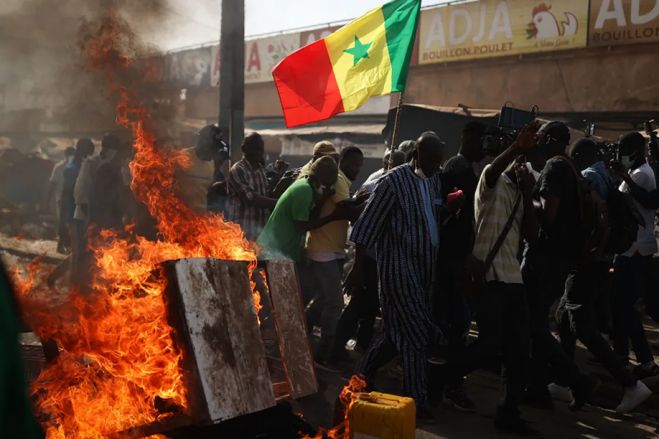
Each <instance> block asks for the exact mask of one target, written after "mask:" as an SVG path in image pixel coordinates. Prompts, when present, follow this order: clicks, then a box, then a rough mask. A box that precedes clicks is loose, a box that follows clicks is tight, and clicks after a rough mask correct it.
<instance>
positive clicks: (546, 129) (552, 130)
mask: <svg viewBox="0 0 659 439" xmlns="http://www.w3.org/2000/svg"><path fill="white" fill-rule="evenodd" d="M540 132H543V133H545V134H547V135H549V136H550V137H551V138H552V139H553V140H554V142H556V143H559V144H562V145H568V144H569V143H570V128H568V126H567V125H565V124H564V123H563V122H560V121H557V120H555V121H552V122H547V123H546V124H544V125H543V126H541V127H540Z"/></svg>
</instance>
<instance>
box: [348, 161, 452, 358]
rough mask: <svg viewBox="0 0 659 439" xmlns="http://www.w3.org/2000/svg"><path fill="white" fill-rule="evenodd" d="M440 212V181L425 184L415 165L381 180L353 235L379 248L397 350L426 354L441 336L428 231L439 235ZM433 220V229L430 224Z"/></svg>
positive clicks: (386, 313)
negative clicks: (434, 308)
mask: <svg viewBox="0 0 659 439" xmlns="http://www.w3.org/2000/svg"><path fill="white" fill-rule="evenodd" d="M423 192H426V196H424V193H423ZM424 198H427V199H428V200H429V202H430V203H431V208H432V215H428V212H426V209H425V207H424ZM440 207H441V183H440V180H439V175H436V176H434V177H432V178H430V179H427V180H425V179H422V178H420V177H418V176H417V175H416V174H415V173H414V170H413V168H412V166H411V165H409V164H406V165H402V166H399V167H397V168H395V169H393V170H391V171H390V172H389V173H387V174H386V175H384V176H382V177H381V178H380V179H379V180H378V183H377V186H376V187H375V191H374V192H373V195H372V196H371V198H370V200H369V202H368V204H367V206H366V209H365V210H364V212H363V213H362V215H361V216H360V217H359V219H358V220H357V221H356V222H355V225H354V227H353V229H352V233H351V234H350V240H351V241H353V242H354V243H356V244H359V245H362V246H364V247H366V248H375V255H376V261H377V265H378V277H379V289H380V300H381V304H382V317H383V320H384V328H385V331H386V333H387V336H388V337H389V339H390V340H391V341H392V342H393V343H394V344H395V345H396V347H397V348H398V349H402V346H406V345H407V346H410V347H412V348H413V349H424V348H425V346H426V345H427V344H428V342H429V341H430V338H431V337H432V336H433V335H434V334H435V333H436V331H437V329H436V327H435V325H434V324H433V323H432V316H431V309H432V307H431V302H430V295H431V291H432V285H433V267H435V265H436V263H437V247H436V246H433V245H432V243H431V239H430V238H429V230H430V227H433V228H435V230H437V231H438V230H439V209H440ZM432 216H434V219H435V221H434V224H429V223H428V218H429V217H432Z"/></svg>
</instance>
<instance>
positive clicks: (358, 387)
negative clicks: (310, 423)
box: [302, 375, 366, 439]
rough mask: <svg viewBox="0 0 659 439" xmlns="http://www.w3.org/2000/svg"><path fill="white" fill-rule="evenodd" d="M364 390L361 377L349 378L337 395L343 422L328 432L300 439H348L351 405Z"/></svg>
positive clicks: (321, 431) (364, 383) (320, 432)
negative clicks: (342, 408) (342, 409)
mask: <svg viewBox="0 0 659 439" xmlns="http://www.w3.org/2000/svg"><path fill="white" fill-rule="evenodd" d="M365 389H366V380H365V379H364V377H363V376H362V375H353V376H352V377H350V380H349V381H348V384H346V385H345V386H344V387H343V390H342V391H341V394H340V395H339V401H340V402H341V405H342V406H343V407H344V412H343V421H342V422H341V423H340V424H339V425H337V426H335V427H333V428H331V429H329V430H324V429H320V430H319V431H318V433H317V434H316V435H315V436H304V437H303V438H302V439H324V438H329V439H349V438H350V420H349V418H348V414H349V413H350V408H351V407H352V405H353V404H354V403H355V401H357V396H358V395H359V393H361V392H363V391H364V390H365Z"/></svg>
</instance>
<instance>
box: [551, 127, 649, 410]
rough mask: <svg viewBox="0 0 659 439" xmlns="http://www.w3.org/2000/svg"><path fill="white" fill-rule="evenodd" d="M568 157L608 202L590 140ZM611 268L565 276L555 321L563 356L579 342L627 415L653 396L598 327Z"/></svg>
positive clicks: (593, 263) (582, 268) (591, 266)
mask: <svg viewBox="0 0 659 439" xmlns="http://www.w3.org/2000/svg"><path fill="white" fill-rule="evenodd" d="M570 156H571V157H572V159H573V160H574V163H575V165H576V167H577V169H579V170H581V173H582V175H583V177H584V178H586V179H588V181H589V182H590V184H591V185H592V187H593V189H594V190H595V191H596V192H597V194H598V195H599V196H600V198H601V199H602V200H604V201H605V200H607V199H608V197H609V192H610V191H613V190H615V188H613V187H612V185H611V177H610V175H609V174H608V171H607V169H606V165H605V164H604V162H603V161H601V160H600V159H599V157H598V147H597V144H595V142H594V141H593V140H592V139H588V138H584V139H581V140H579V141H578V142H576V143H575V144H574V145H573V146H572V148H571V151H570ZM610 267H611V258H610V257H608V258H607V257H604V256H599V257H596V258H594V259H585V260H581V261H578V262H577V264H576V265H575V266H574V267H572V269H571V270H570V272H569V274H568V276H567V280H566V282H565V291H564V294H563V297H562V298H561V301H560V304H559V307H558V311H557V313H556V317H557V321H558V324H559V334H560V339H561V345H562V346H563V348H564V349H565V352H567V353H568V355H569V356H570V357H574V349H575V345H576V341H577V339H579V341H581V342H582V343H583V344H584V345H585V346H586V348H587V349H588V350H589V351H590V352H591V353H592V354H593V355H594V356H595V358H596V359H597V360H598V361H599V362H600V363H601V364H602V365H603V366H604V368H605V369H606V370H607V371H608V372H609V374H611V376H612V377H613V378H614V379H615V380H616V381H617V383H618V384H620V385H621V386H622V387H623V389H624V394H623V399H622V401H621V403H620V404H619V405H618V407H617V408H616V411H617V412H618V413H628V412H630V411H631V410H633V409H634V408H635V407H637V406H638V405H640V404H641V403H642V402H643V401H645V400H646V399H647V398H649V397H650V395H651V394H652V392H651V391H650V389H648V387H647V386H646V385H645V384H644V383H643V382H642V381H639V380H637V379H636V378H635V377H634V375H633V374H632V373H631V372H630V371H629V370H628V369H627V368H626V367H625V365H624V364H623V362H622V361H621V360H620V358H618V356H616V354H615V353H614V352H613V350H612V349H611V346H610V345H609V343H608V342H607V341H606V340H604V338H603V337H602V335H601V334H600V331H599V328H598V327H597V313H598V311H599V309H598V304H599V303H600V300H601V297H600V295H601V294H602V293H603V292H604V288H603V287H604V286H603V285H602V283H603V282H605V281H606V279H607V272H608V271H609V268H610ZM653 364H654V363H653ZM554 388H555V387H554Z"/></svg>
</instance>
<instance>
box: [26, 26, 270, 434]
mask: <svg viewBox="0 0 659 439" xmlns="http://www.w3.org/2000/svg"><path fill="white" fill-rule="evenodd" d="M82 49H83V54H84V57H85V60H86V65H87V68H89V69H90V71H92V72H96V73H100V74H102V75H103V76H104V78H105V79H106V80H107V83H108V86H109V90H110V91H111V93H113V94H116V95H117V96H118V103H117V106H116V118H117V123H118V124H119V125H122V126H124V127H126V128H128V129H130V131H131V133H132V137H133V139H134V143H133V148H134V150H135V156H134V159H133V161H132V162H131V164H130V170H131V173H132V182H131V190H132V191H133V193H134V194H135V196H136V198H137V199H138V200H140V201H141V202H143V203H144V204H145V205H146V206H147V208H148V210H149V212H150V214H151V215H152V216H153V217H154V218H155V220H156V222H157V226H158V231H159V238H158V240H157V241H150V240H148V239H146V238H143V237H140V236H135V235H134V234H133V233H132V227H131V226H129V227H127V228H126V230H124V231H122V232H117V231H108V230H103V231H101V232H100V233H99V234H98V237H97V238H95V239H94V240H92V241H91V242H90V248H91V250H92V252H93V255H94V260H95V270H94V278H93V284H92V290H93V291H92V293H91V294H89V295H81V294H79V293H78V292H76V291H70V292H69V294H68V295H67V296H64V295H62V294H59V295H58V294H57V292H54V291H52V290H49V289H46V288H45V287H44V286H43V283H38V278H39V277H40V275H41V274H42V273H41V268H40V267H39V266H38V264H37V263H36V262H35V263H33V264H30V265H29V266H27V267H26V271H27V273H26V274H25V275H22V274H21V273H18V272H14V279H15V282H16V284H17V285H18V288H17V289H18V292H19V297H20V298H21V304H22V307H23V309H24V311H25V318H26V320H27V321H28V322H29V323H30V325H31V326H32V328H33V329H34V330H35V332H36V333H37V334H38V335H39V336H40V337H42V339H47V338H54V339H56V340H57V342H58V343H59V345H60V347H61V349H62V352H61V355H60V356H59V358H58V359H57V361H56V362H55V363H54V364H52V365H49V366H48V367H47V368H46V369H45V370H44V371H43V372H42V373H41V374H40V375H39V377H38V378H37V379H36V381H35V383H34V388H33V390H34V394H35V396H36V404H37V408H38V410H39V413H40V416H41V421H42V423H43V426H44V428H45V430H46V433H47V437H48V439H54V438H65V437H66V438H76V439H88V438H90V439H91V438H100V437H107V436H109V435H116V434H117V433H119V432H122V431H126V430H128V429H130V428H133V427H136V426H140V425H144V424H149V423H152V422H155V421H158V420H160V419H162V418H163V416H166V415H165V414H163V413H161V412H160V411H159V410H158V408H157V407H156V406H157V405H158V404H157V400H158V399H161V400H165V401H167V403H168V406H175V407H179V408H180V409H182V410H184V409H185V407H186V405H187V395H186V392H185V388H184V386H183V380H182V375H181V370H180V368H179V361H180V359H181V353H180V352H179V351H178V350H177V349H176V346H175V345H174V342H173V341H172V337H171V333H172V328H171V327H170V326H169V325H168V323H167V319H166V308H165V302H164V297H163V291H164V289H165V287H166V281H165V277H164V276H163V275H162V272H161V271H159V270H160V269H159V268H158V267H159V264H160V263H161V262H163V261H166V260H172V259H179V258H194V257H208V258H218V259H231V260H242V261H248V265H249V270H250V273H251V272H252V271H253V270H254V269H255V268H256V253H255V251H254V249H253V248H252V247H251V245H250V243H249V242H248V241H247V240H246V239H245V237H244V234H243V232H242V231H241V229H240V227H239V226H238V225H236V224H232V223H228V222H225V221H224V220H223V218H222V217H221V216H219V215H207V216H200V215H198V214H196V213H195V212H194V211H192V210H191V209H190V208H188V207H187V206H186V205H185V204H184V203H183V202H182V201H181V200H179V199H178V198H177V197H176V195H175V192H174V174H175V171H176V170H177V168H180V167H184V166H186V165H187V164H188V163H189V158H188V157H187V156H186V155H185V153H184V152H182V151H165V150H163V149H159V148H158V147H157V146H156V136H155V134H154V132H153V131H152V130H151V128H150V124H151V115H150V112H149V110H148V108H147V107H146V106H145V104H144V103H143V102H141V100H140V98H139V96H138V90H139V86H140V82H139V79H136V75H134V74H133V75H131V74H129V73H130V70H129V69H131V68H134V61H133V59H134V56H135V47H134V46H133V43H132V40H131V38H130V34H129V30H128V29H126V28H125V26H124V25H123V24H122V22H121V21H120V20H119V19H118V18H117V16H116V14H114V13H111V14H110V15H109V16H108V17H107V18H106V19H104V20H103V22H102V23H101V25H100V27H98V29H96V30H95V31H94V33H93V35H91V37H90V38H88V39H86V40H85V42H84V43H83V46H82ZM137 76H138V77H139V75H137ZM258 299H259V298H258V295H257V294H255V297H254V302H255V309H257V310H258V309H259V306H260V305H259V300H258Z"/></svg>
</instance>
